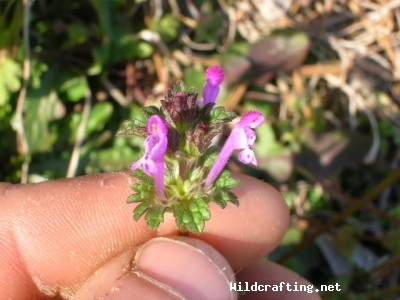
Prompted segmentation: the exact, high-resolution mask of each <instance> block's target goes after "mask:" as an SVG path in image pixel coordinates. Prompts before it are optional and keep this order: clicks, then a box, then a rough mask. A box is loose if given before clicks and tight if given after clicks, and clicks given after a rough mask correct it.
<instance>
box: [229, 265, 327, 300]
mask: <svg viewBox="0 0 400 300" xmlns="http://www.w3.org/2000/svg"><path fill="white" fill-rule="evenodd" d="M236 278H237V279H236V282H237V284H239V283H240V287H241V289H242V290H245V289H246V287H248V289H249V290H250V291H246V292H244V293H245V294H244V297H243V299H245V300H253V299H254V300H275V299H293V300H319V299H321V298H320V297H319V295H318V293H317V292H316V291H315V288H314V287H313V285H312V284H311V283H310V282H308V281H307V280H306V279H304V278H303V277H301V276H300V275H298V274H296V273H294V272H292V271H290V270H288V269H286V268H285V267H282V266H280V265H278V264H276V263H274V262H270V261H258V262H255V263H252V264H251V265H248V266H247V267H245V268H243V269H242V270H241V271H240V272H239V273H238V274H237V275H236ZM252 286H253V287H252ZM256 287H257V288H258V289H259V291H252V290H251V289H253V290H254V289H256ZM236 288H237V289H239V286H238V285H236ZM261 289H262V291H261ZM241 299H242V298H241Z"/></svg>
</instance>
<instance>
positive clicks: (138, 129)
mask: <svg viewBox="0 0 400 300" xmlns="http://www.w3.org/2000/svg"><path fill="white" fill-rule="evenodd" d="M115 135H116V136H132V135H135V136H140V137H143V138H145V137H147V136H148V133H147V130H146V123H145V122H143V121H141V120H138V119H130V120H125V121H124V122H122V124H121V127H120V128H119V129H118V131H117V133H116V134H115Z"/></svg>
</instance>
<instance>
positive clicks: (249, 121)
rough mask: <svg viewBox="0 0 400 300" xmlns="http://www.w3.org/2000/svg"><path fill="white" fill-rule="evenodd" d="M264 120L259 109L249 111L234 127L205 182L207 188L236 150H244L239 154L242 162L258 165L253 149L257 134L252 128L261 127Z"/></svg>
mask: <svg viewBox="0 0 400 300" xmlns="http://www.w3.org/2000/svg"><path fill="white" fill-rule="evenodd" d="M263 122H264V116H263V115H262V114H261V113H259V112H257V111H249V112H247V113H246V114H245V115H244V116H243V118H242V119H241V120H240V121H239V122H238V123H237V124H236V125H235V126H234V127H233V129H232V132H231V134H230V135H229V137H228V139H227V140H226V142H225V145H224V146H223V147H222V149H221V152H220V154H219V155H218V157H217V160H216V161H215V163H214V165H213V167H212V168H211V170H210V172H209V173H208V176H207V179H206V182H205V189H206V190H207V189H208V188H209V187H210V186H211V184H212V183H213V182H214V180H215V179H216V178H217V177H218V175H219V173H221V171H222V169H223V168H224V166H225V164H226V163H227V162H228V159H229V157H230V156H231V155H232V152H233V151H234V150H242V151H241V152H240V153H239V156H238V158H239V160H240V161H241V162H242V163H244V164H249V163H252V164H253V165H257V160H256V157H255V155H254V152H253V149H252V145H253V144H254V141H255V140H256V134H255V133H254V131H253V130H252V129H254V128H257V127H259V126H260V125H261V124H262V123H263Z"/></svg>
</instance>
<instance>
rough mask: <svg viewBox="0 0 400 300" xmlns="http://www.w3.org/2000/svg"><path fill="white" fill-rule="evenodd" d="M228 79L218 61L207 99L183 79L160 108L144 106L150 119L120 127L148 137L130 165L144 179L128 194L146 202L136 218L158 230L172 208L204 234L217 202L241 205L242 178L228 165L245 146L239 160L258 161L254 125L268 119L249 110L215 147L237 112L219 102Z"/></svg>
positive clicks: (186, 225) (184, 224)
mask: <svg viewBox="0 0 400 300" xmlns="http://www.w3.org/2000/svg"><path fill="white" fill-rule="evenodd" d="M223 79H224V73H223V71H222V69H221V67H219V66H212V67H210V68H208V69H207V71H206V81H205V84H204V88H203V97H202V98H201V99H199V100H197V96H198V94H196V93H195V91H194V90H193V89H190V90H188V91H187V90H186V87H185V86H184V84H183V83H178V84H176V85H175V86H174V87H173V89H171V90H169V91H168V93H167V95H166V97H165V99H164V100H162V101H161V107H160V108H158V107H155V106H148V107H144V108H143V109H142V111H143V114H144V116H145V118H146V119H147V121H146V122H143V121H140V120H137V119H132V120H127V121H125V122H124V123H123V124H122V126H121V128H120V130H119V131H118V132H117V135H138V136H141V137H144V138H145V141H144V154H143V156H142V157H141V158H140V159H139V160H137V161H136V162H135V163H133V164H132V166H131V167H130V169H131V170H132V171H133V174H132V175H133V176H134V177H136V178H138V179H140V182H139V183H136V184H134V185H133V186H132V188H133V190H134V191H135V193H134V194H133V195H131V196H130V197H129V198H128V202H129V203H131V202H134V203H140V204H139V205H137V206H136V208H135V210H134V219H135V220H138V219H139V218H140V217H141V216H142V215H144V218H145V219H146V220H147V223H148V225H149V227H150V228H152V229H155V228H157V227H158V225H159V224H160V223H161V222H163V220H164V213H165V212H172V213H173V214H174V216H175V220H176V224H177V226H178V227H179V228H180V230H181V231H182V232H187V231H190V232H194V233H201V232H202V230H203V228H204V224H205V221H207V220H209V219H210V212H209V210H208V204H209V203H210V202H211V201H213V202H216V203H217V204H218V205H220V206H221V207H222V208H224V207H225V206H226V205H227V202H228V201H230V202H232V203H234V204H236V205H238V204H239V203H238V200H237V197H236V196H235V195H234V194H233V193H232V192H231V191H230V190H231V189H232V188H234V187H236V186H238V185H239V181H238V180H237V179H235V178H232V177H231V175H230V173H229V172H228V171H224V170H223V169H224V166H225V165H226V163H227V162H228V160H229V157H230V156H231V155H232V153H233V151H235V150H240V152H239V155H238V159H239V161H241V162H242V163H244V164H254V165H257V160H256V158H255V155H254V152H253V149H252V145H253V144H254V141H255V139H256V134H255V133H254V131H253V129H255V128H257V127H259V126H260V125H261V124H262V123H263V122H264V116H263V115H262V114H261V113H259V112H257V111H250V112H247V113H246V114H245V115H244V116H243V117H242V119H241V120H240V121H239V122H238V123H237V124H236V125H235V126H234V127H233V129H232V132H231V134H230V135H229V137H228V139H227V140H226V142H225V144H224V146H223V147H222V149H221V150H220V149H218V148H217V147H215V146H210V145H211V141H212V139H213V138H214V137H215V136H216V135H217V134H219V133H220V132H221V129H222V127H223V126H224V125H225V124H226V123H228V122H231V121H232V120H233V119H234V118H235V117H236V114H235V113H233V112H227V111H225V109H224V107H220V106H217V107H216V106H215V101H216V98H217V96H218V94H219V90H220V85H221V83H222V81H223Z"/></svg>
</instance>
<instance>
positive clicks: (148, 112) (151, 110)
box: [142, 105, 160, 118]
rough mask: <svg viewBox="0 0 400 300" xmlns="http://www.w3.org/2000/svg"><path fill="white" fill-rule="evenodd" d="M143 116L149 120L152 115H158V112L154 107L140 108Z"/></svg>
mask: <svg viewBox="0 0 400 300" xmlns="http://www.w3.org/2000/svg"><path fill="white" fill-rule="evenodd" d="M142 112H143V114H144V115H145V116H146V118H150V117H151V116H153V115H159V114H160V110H159V109H158V107H156V106H153V105H151V106H146V107H143V108H142Z"/></svg>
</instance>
